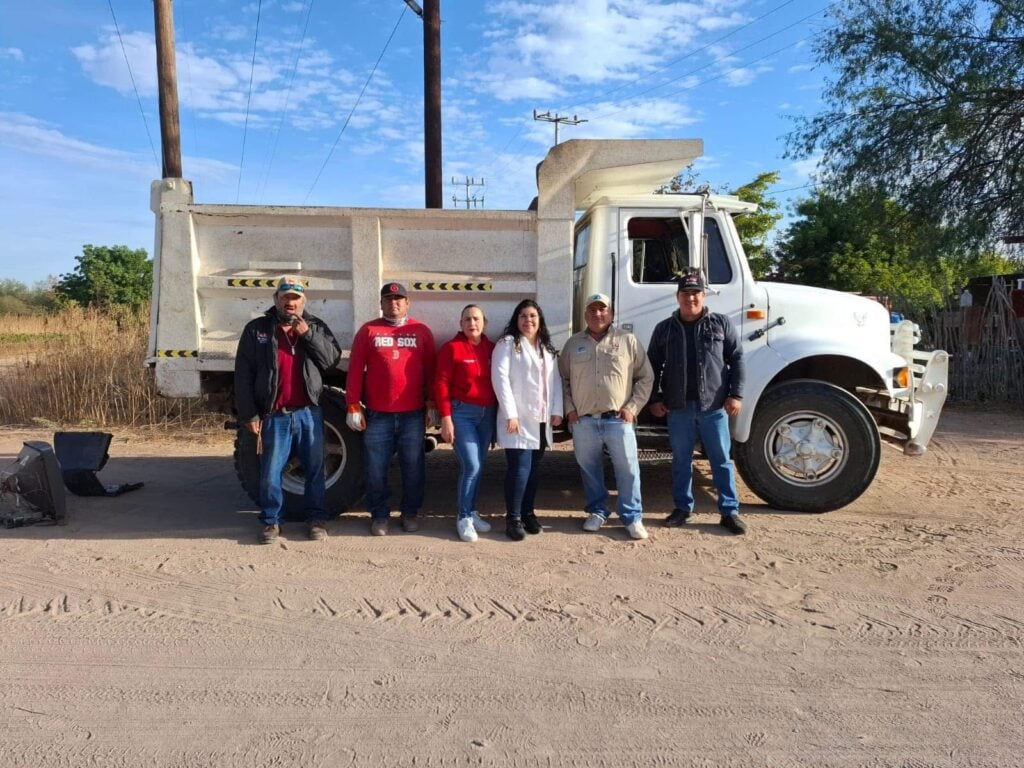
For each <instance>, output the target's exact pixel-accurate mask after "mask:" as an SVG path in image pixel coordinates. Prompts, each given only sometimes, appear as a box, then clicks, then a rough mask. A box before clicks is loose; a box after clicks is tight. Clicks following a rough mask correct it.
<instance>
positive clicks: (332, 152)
mask: <svg viewBox="0 0 1024 768" xmlns="http://www.w3.org/2000/svg"><path fill="white" fill-rule="evenodd" d="M407 10H408V7H407V6H403V7H402V12H401V13H400V14H398V21H396V22H395V27H394V29H392V30H391V34H390V35H388V39H387V41H386V42H385V43H384V47H383V48H382V49H381V52H380V56H378V57H377V61H375V62H374V64H373V69H371V70H370V74H369V76H368V77H367V78H366V82H365V83H363V89H362V90H361V91H359V96H358V97H357V98H356V103H355V104H353V105H352V109H351V110H349V113H348V117H346V118H345V123H344V124H343V125H342V126H341V130H340V131H339V132H338V138H336V139H335V140H334V144H332V145H331V150H330V151H329V152H328V153H327V157H326V158H324V162H323V165H321V166H320V170H319V171H317V172H316V178H315V179H313V183H312V184H311V185H310V187H309V191H308V192H307V193H306V196H305V197H304V198H302V204H303V205H305V204H306V201H307V200H309V196H310V195H311V194H313V188H314V187H316V184H317V182H318V181H320V175H321V174H322V173H323V172H324V168H326V167H327V163H329V162H330V161H331V155H333V154H334V149H335V147H337V146H338V142H339V141H341V136H342V134H344V133H345V129H346V128H348V123H349V121H350V120H351V119H352V115H353V114H355V111H356V108H357V107H358V106H359V102H360V101H362V100H363V94H364V93H366V89H367V87H368V86H369V85H370V81H371V80H372V79H373V75H374V74H375V73H376V72H377V67H378V66H380V62H381V59H383V58H384V54H385V53H387V50H388V46H389V45H391V40H392V38H394V36H395V33H396V32H397V31H398V25H399V24H401V23H402V19H403V18H404V17H405V12H406V11H407Z"/></svg>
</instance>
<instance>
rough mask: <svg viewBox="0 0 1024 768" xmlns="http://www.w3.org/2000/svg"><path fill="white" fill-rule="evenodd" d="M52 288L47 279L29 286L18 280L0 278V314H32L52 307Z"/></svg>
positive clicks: (53, 300)
mask: <svg viewBox="0 0 1024 768" xmlns="http://www.w3.org/2000/svg"><path fill="white" fill-rule="evenodd" d="M54 304H55V299H54V295H53V289H52V287H51V286H50V284H49V283H48V282H47V281H45V280H44V281H41V282H38V283H36V284H35V285H34V286H32V287H31V288H29V287H28V286H27V285H25V284H24V283H23V282H21V281H20V280H12V279H9V278H4V279H0V315H32V314H39V313H41V312H47V311H49V310H50V309H52V308H53V307H54Z"/></svg>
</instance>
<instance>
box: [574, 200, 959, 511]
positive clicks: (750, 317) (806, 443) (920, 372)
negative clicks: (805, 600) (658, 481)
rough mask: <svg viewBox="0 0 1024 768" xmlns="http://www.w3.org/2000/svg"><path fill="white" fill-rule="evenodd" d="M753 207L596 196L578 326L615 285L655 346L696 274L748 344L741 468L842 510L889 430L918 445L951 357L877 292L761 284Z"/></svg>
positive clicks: (580, 271)
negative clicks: (922, 347) (659, 327)
mask: <svg viewBox="0 0 1024 768" xmlns="http://www.w3.org/2000/svg"><path fill="white" fill-rule="evenodd" d="M754 210H756V205H754V204H751V203H747V202H743V201H741V200H739V199H738V198H736V197H733V196H725V195H706V194H663V195H662V194H650V195H630V196H626V197H617V198H611V197H601V198H599V199H597V200H595V201H594V202H593V204H592V205H591V207H590V208H589V209H588V210H587V212H586V213H585V215H584V216H582V217H581V218H580V220H579V222H578V224H577V226H576V230H575V238H574V246H575V247H574V254H573V296H574V303H573V306H574V310H573V329H574V330H579V329H581V328H583V327H585V325H586V323H585V321H584V318H583V310H584V309H585V307H584V306H583V301H582V299H583V297H584V296H586V295H589V294H591V293H596V292H601V293H607V294H608V295H609V296H611V297H612V301H613V304H614V307H615V322H616V323H617V324H618V326H619V327H621V328H623V329H624V330H628V331H631V332H633V333H634V334H635V335H636V336H637V337H638V338H639V339H640V341H641V343H643V344H644V345H646V344H647V343H648V342H649V341H650V338H651V333H652V331H653V329H654V326H655V325H656V324H657V323H658V322H660V321H661V320H663V319H665V318H667V317H669V316H670V315H671V314H672V313H673V312H675V311H676V309H677V304H676V296H675V281H676V280H678V278H679V277H680V276H682V275H683V274H686V273H687V272H688V271H693V270H699V271H700V272H701V273H702V274H704V275H705V279H706V281H707V284H708V292H707V298H706V305H707V307H708V308H709V309H710V310H711V311H713V312H719V313H721V314H724V315H726V316H728V317H729V319H730V320H731V321H732V323H733V325H734V326H735V328H736V330H737V332H738V334H739V336H740V339H741V342H742V345H743V355H744V360H745V363H746V374H747V375H746V388H745V392H744V399H743V409H742V410H741V412H740V414H739V415H738V416H736V417H735V418H733V420H732V434H733V439H734V441H735V450H734V455H735V458H736V462H737V465H738V468H739V470H740V473H741V475H742V476H743V477H744V479H745V481H746V482H747V484H748V485H750V486H751V488H752V489H753V490H754V491H755V492H756V493H757V494H758V495H759V496H761V497H762V498H764V499H765V500H766V501H768V502H769V503H770V504H772V505H773V506H777V507H781V508H789V509H802V510H805V511H812V512H822V511H827V510H829V509H835V508H837V507H840V506H843V505H845V504H848V503H849V502H850V501H852V500H853V499H855V498H857V496H859V495H860V494H861V493H862V492H863V491H864V490H865V489H866V488H867V486H868V485H869V484H870V483H871V481H872V479H873V477H874V474H875V472H876V471H877V467H878V461H879V458H880V445H881V438H883V437H884V438H885V439H887V440H889V441H890V442H892V443H895V444H898V445H901V446H903V447H904V450H905V451H906V452H907V453H909V454H913V455H916V454H920V453H921V452H923V450H924V448H925V446H926V445H927V443H928V440H929V439H930V437H931V433H932V431H933V430H934V427H935V424H936V423H937V418H938V414H939V412H940V411H941V408H942V403H943V401H944V399H945V392H946V377H947V371H946V366H947V360H948V356H947V355H946V354H945V353H944V352H941V351H940V352H933V353H918V352H915V351H914V349H913V343H912V342H911V343H910V344H909V345H908V344H907V343H906V338H907V336H908V334H909V336H911V337H914V334H915V333H917V331H916V327H915V326H913V324H912V323H909V322H906V321H905V324H903V325H900V326H897V327H896V328H893V327H892V325H891V323H890V316H889V313H888V312H887V310H886V309H885V308H884V307H883V306H882V305H880V304H878V303H877V302H875V301H873V300H870V299H867V298H864V297H860V296H855V295H850V294H845V293H841V292H837V291H830V290H825V289H819V288H810V287H806V286H798V285H787V284H781V283H770V282H762V281H758V280H756V279H754V276H753V275H752V274H751V272H750V268H749V265H748V263H747V259H746V256H745V254H744V251H743V246H742V243H741V241H740V237H739V234H738V232H737V230H736V226H735V223H734V219H735V218H736V217H737V216H742V215H744V214H745V213H749V212H752V211H754ZM916 338H919V334H918V336H917V337H916ZM900 340H902V341H900ZM638 430H639V432H640V434H639V437H640V438H641V440H642V442H643V443H644V444H646V445H649V446H651V445H654V446H659V445H660V446H664V445H665V444H667V434H666V431H665V427H664V424H663V422H662V420H658V419H654V418H653V417H650V416H647V417H646V418H642V419H641V422H640V424H639V426H638Z"/></svg>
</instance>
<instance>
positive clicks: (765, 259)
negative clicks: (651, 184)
mask: <svg viewBox="0 0 1024 768" xmlns="http://www.w3.org/2000/svg"><path fill="white" fill-rule="evenodd" d="M778 181H779V172H778V171H765V172H764V173H759V174H758V175H757V176H755V177H754V178H753V179H752V180H751V181H748V182H747V183H746V184H743V185H741V186H739V187H736V189H732V190H728V188H727V187H724V186H721V187H718V188H714V187H712V186H711V185H710V184H709V183H707V182H706V181H701V180H700V179H699V178H698V176H697V175H696V174H695V173H694V172H693V170H692V169H691V168H686V169H685V170H684V171H683V172H682V173H680V174H679V175H677V176H674V177H673V178H672V179H671V181H669V182H668V184H666V185H664V186H663V187H662V188H661V189H659V190H658V194H662V195H668V194H679V193H685V192H693V191H695V190H703V189H706V190H708V191H709V192H711V193H712V194H729V195H736V196H737V197H739V199H740V200H743V201H745V202H748V203H757V205H758V206H759V208H758V210H757V211H756V212H755V213H746V214H743V215H742V216H738V217H736V219H735V222H736V230H737V232H739V236H740V242H741V243H742V244H743V251H744V252H745V253H746V254H747V260H748V261H749V262H750V269H751V271H752V272H753V273H754V277H756V278H763V277H765V276H766V275H767V274H768V273H769V271H770V270H771V266H772V258H771V255H770V253H769V251H768V236H769V235H770V234H771V232H772V230H773V229H774V228H775V225H776V224H777V223H778V222H779V220H780V219H781V218H782V213H781V212H780V211H779V204H778V201H776V200H775V199H774V198H772V197H769V196H768V188H769V187H771V186H772V185H773V184H776V183H778ZM727 190H728V191H727Z"/></svg>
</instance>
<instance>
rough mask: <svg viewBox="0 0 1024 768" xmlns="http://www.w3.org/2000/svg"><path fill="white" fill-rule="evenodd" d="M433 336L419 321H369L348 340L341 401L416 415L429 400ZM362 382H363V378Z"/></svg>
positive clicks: (432, 366)
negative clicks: (349, 346)
mask: <svg viewBox="0 0 1024 768" xmlns="http://www.w3.org/2000/svg"><path fill="white" fill-rule="evenodd" d="M434 355H435V352H434V335H433V334H432V333H431V332H430V329H429V328H428V327H427V326H425V325H424V324H423V323H421V322H420V321H419V320H413V319H412V318H409V319H408V320H407V321H406V322H405V323H404V324H402V325H391V324H390V323H388V322H387V321H385V320H383V319H380V320H371V321H370V322H368V323H365V324H364V325H363V327H362V328H360V329H359V331H358V332H357V333H356V337H355V339H353V340H352V354H351V357H349V363H348V380H347V382H346V392H345V400H346V402H347V404H348V405H356V404H358V403H359V402H360V401H362V402H364V403H365V404H366V407H367V408H370V409H372V410H374V411H384V412H385V413H399V412H400V411H415V410H418V409H420V408H422V407H423V406H424V403H425V401H426V400H427V399H429V398H430V389H429V388H430V383H431V382H432V381H433V380H434ZM364 377H365V378H364Z"/></svg>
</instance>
